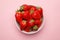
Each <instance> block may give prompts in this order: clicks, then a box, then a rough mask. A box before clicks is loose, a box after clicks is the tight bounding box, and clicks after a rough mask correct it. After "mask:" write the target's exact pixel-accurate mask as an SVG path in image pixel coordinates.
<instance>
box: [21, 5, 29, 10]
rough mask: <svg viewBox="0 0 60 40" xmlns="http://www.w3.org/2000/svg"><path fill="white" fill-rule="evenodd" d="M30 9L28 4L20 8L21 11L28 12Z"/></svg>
mask: <svg viewBox="0 0 60 40" xmlns="http://www.w3.org/2000/svg"><path fill="white" fill-rule="evenodd" d="M28 9H30V6H28V5H26V4H24V5H22V6H21V7H20V10H28Z"/></svg>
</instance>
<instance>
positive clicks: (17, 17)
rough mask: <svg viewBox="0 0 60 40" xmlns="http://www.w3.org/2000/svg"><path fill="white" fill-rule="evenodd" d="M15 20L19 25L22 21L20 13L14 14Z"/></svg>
mask: <svg viewBox="0 0 60 40" xmlns="http://www.w3.org/2000/svg"><path fill="white" fill-rule="evenodd" d="M15 18H16V20H17V22H18V23H19V22H20V21H21V20H22V13H21V12H16V14H15Z"/></svg>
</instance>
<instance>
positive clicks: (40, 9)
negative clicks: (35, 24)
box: [37, 7, 43, 16]
mask: <svg viewBox="0 0 60 40" xmlns="http://www.w3.org/2000/svg"><path fill="white" fill-rule="evenodd" d="M37 10H38V11H39V13H40V15H41V16H43V10H42V8H41V7H39V8H37Z"/></svg>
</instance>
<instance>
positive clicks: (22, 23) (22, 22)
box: [20, 20, 27, 30]
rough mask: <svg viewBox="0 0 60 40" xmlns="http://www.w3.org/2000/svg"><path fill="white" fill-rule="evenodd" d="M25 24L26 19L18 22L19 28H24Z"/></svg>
mask: <svg viewBox="0 0 60 40" xmlns="http://www.w3.org/2000/svg"><path fill="white" fill-rule="evenodd" d="M26 26H27V21H26V20H22V21H21V22H20V29H21V30H24V28H25V27H26Z"/></svg>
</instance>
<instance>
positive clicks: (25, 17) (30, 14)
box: [15, 4, 43, 32]
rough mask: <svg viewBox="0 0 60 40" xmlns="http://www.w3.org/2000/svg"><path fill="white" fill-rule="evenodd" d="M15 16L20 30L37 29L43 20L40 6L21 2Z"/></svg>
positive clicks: (29, 30)
mask: <svg viewBox="0 0 60 40" xmlns="http://www.w3.org/2000/svg"><path fill="white" fill-rule="evenodd" d="M15 18H16V21H17V23H18V24H19V26H20V29H21V30H22V31H26V32H31V31H37V30H38V28H39V27H40V25H41V24H42V21H43V20H42V19H43V10H42V8H41V7H36V6H33V5H27V4H23V5H22V6H20V9H19V10H17V11H16V14H15Z"/></svg>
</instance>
